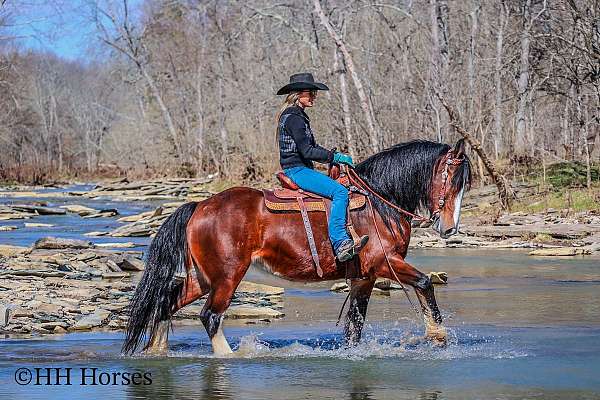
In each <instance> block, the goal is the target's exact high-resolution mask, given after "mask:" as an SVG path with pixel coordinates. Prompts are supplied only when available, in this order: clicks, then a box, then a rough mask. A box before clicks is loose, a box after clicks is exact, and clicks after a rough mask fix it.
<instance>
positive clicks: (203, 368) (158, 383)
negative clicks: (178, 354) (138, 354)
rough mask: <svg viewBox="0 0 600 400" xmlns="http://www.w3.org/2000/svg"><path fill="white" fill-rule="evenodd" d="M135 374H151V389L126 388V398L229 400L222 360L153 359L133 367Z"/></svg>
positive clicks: (226, 370) (148, 386)
mask: <svg viewBox="0 0 600 400" xmlns="http://www.w3.org/2000/svg"><path fill="white" fill-rule="evenodd" d="M136 369H137V370H139V371H151V372H152V385H139V386H129V387H127V388H126V392H127V398H128V399H130V400H134V399H135V400H137V399H181V398H200V399H214V400H232V399H233V398H234V397H233V395H232V392H231V387H232V383H231V378H230V371H229V367H228V365H227V364H226V362H225V361H224V360H217V359H207V358H203V359H200V360H173V359H169V358H157V359H148V360H143V361H142V363H141V364H139V363H138V364H137V365H136Z"/></svg>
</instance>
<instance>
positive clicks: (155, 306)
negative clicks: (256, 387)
mask: <svg viewBox="0 0 600 400" xmlns="http://www.w3.org/2000/svg"><path fill="white" fill-rule="evenodd" d="M354 172H355V173H356V175H357V176H358V177H359V178H360V180H361V181H362V182H363V183H364V184H365V186H367V187H368V190H366V191H367V192H368V196H367V197H368V199H367V200H368V201H367V206H366V207H364V208H362V209H360V210H358V211H353V212H352V221H353V224H354V227H355V230H356V231H357V232H358V234H359V235H364V234H367V235H369V237H370V240H369V242H368V243H367V245H366V246H365V247H364V248H363V249H362V250H361V252H360V254H359V256H358V257H359V258H360V266H361V267H360V268H361V272H362V276H363V277H364V278H363V279H354V280H351V282H350V294H349V301H350V303H349V304H350V305H349V309H348V311H347V314H346V318H345V328H344V334H345V339H346V341H347V342H348V343H349V344H355V343H358V341H359V340H360V337H361V332H362V328H363V324H364V321H365V317H366V312H367V305H368V302H369V298H370V296H371V291H372V289H373V285H374V283H375V280H376V278H378V277H381V278H387V279H391V280H399V281H400V282H401V283H402V284H404V285H409V286H412V287H413V288H414V290H415V292H416V295H417V298H418V300H419V303H420V306H421V310H422V313H423V319H424V322H425V326H426V329H425V337H426V338H427V339H430V340H431V341H433V342H434V343H440V344H445V342H446V330H445V328H444V327H443V325H442V317H441V314H440V311H439V309H438V306H437V303H436V300H435V295H434V289H433V285H432V283H431V280H430V279H429V278H428V276H427V275H425V274H423V273H422V272H420V271H418V270H417V269H415V268H414V267H413V266H411V265H409V264H408V263H407V262H406V261H405V260H404V258H405V257H406V253H407V250H408V243H409V239H410V234H411V220H412V219H413V218H411V217H410V214H409V213H414V212H417V210H428V211H429V214H430V216H432V218H431V219H432V220H433V222H434V224H433V228H434V229H435V230H436V231H437V232H438V233H439V234H440V235H441V237H443V238H446V237H448V236H450V235H452V234H454V233H456V232H457V231H458V225H459V220H460V206H461V201H462V197H463V193H464V191H465V190H468V189H469V187H470V182H471V167H470V161H469V159H468V157H467V156H466V154H465V145H464V141H463V140H462V139H461V140H459V141H458V142H457V143H456V144H455V145H454V146H453V147H451V146H448V145H446V144H440V143H434V142H429V141H423V140H419V141H412V142H408V143H403V144H398V145H396V146H393V147H391V148H388V149H386V150H384V151H382V152H380V153H377V154H375V155H373V156H371V157H369V158H368V159H366V160H365V161H363V162H361V163H360V164H358V165H357V166H356V167H355V169H354ZM362 189H363V190H365V189H366V187H363V188H362ZM263 197H264V196H263V192H262V191H260V190H256V189H251V188H248V187H234V188H231V189H227V190H225V191H223V192H221V193H218V194H215V195H214V196H212V197H210V198H208V199H206V200H204V201H201V202H190V203H186V204H184V205H182V206H180V207H179V208H178V209H177V210H176V211H175V212H174V213H173V214H172V215H171V216H169V218H168V219H167V220H166V221H165V222H164V223H163V225H162V226H161V227H160V229H159V231H158V232H157V234H156V237H155V238H154V239H153V241H152V243H151V244H150V247H149V250H148V255H147V259H146V268H145V271H144V273H143V276H142V278H141V280H140V282H139V284H138V286H137V289H136V292H135V294H134V296H133V298H132V300H131V304H130V317H129V321H128V325H127V332H126V337H125V341H124V344H123V347H122V351H123V353H125V354H127V353H133V352H134V351H135V350H136V349H137V348H138V347H139V346H140V344H141V342H142V341H144V340H145V338H146V332H148V333H149V338H148V340H147V343H146V344H145V346H144V350H145V351H146V352H147V353H155V354H164V353H166V351H167V345H168V335H169V330H170V328H171V316H172V315H173V314H174V313H175V312H176V311H177V310H179V309H180V308H182V307H184V306H185V305H187V304H190V303H192V302H193V301H195V300H197V299H199V298H201V297H203V296H207V297H206V302H205V304H204V308H203V309H202V312H201V313H200V316H199V317H200V320H201V321H202V324H203V325H204V327H205V328H206V331H207V333H208V336H209V338H210V340H211V343H212V349H213V352H214V354H215V355H226V354H229V353H232V351H231V348H230V346H229V344H228V343H227V340H226V339H225V336H224V334H223V316H224V313H225V311H226V310H227V308H228V307H229V305H230V303H231V299H232V296H233V294H234V292H235V290H236V288H237V286H238V284H239V283H240V281H241V280H242V278H243V277H244V275H245V274H246V271H247V270H248V268H249V267H250V264H252V263H253V262H254V263H259V264H262V266H263V267H264V268H265V269H267V270H268V271H270V272H271V273H273V274H275V275H277V276H280V277H282V278H285V279H288V280H294V281H301V282H309V281H313V282H314V281H324V280H336V279H343V278H344V277H345V271H344V270H343V268H338V267H336V262H335V259H334V254H333V250H332V248H331V244H330V241H329V239H328V236H327V228H326V227H327V220H326V213H323V212H313V213H310V214H311V215H310V219H311V223H312V225H313V231H314V236H315V242H316V243H317V250H318V255H319V258H320V261H321V267H322V269H323V276H322V277H319V276H318V275H317V272H316V270H315V267H314V264H313V260H312V258H311V255H310V252H309V249H308V242H307V238H306V232H305V229H304V225H303V222H302V217H301V215H300V213H273V212H271V211H269V210H268V209H267V208H266V206H265V203H264V199H263ZM400 209H402V210H400ZM181 266H185V271H187V277H186V278H185V279H183V280H177V279H174V274H175V271H176V270H177V268H178V267H179V268H181Z"/></svg>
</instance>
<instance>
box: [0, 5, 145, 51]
mask: <svg viewBox="0 0 600 400" xmlns="http://www.w3.org/2000/svg"><path fill="white" fill-rule="evenodd" d="M142 1H143V0H129V3H130V4H131V7H134V8H135V7H138V6H139V5H140V3H141V2H142ZM93 3H94V1H93V0H5V3H4V6H3V10H2V12H3V13H7V14H8V15H9V24H10V26H9V27H8V32H9V35H10V36H12V37H16V38H17V41H18V43H19V44H20V45H21V46H22V47H24V48H27V49H35V50H41V51H46V52H52V53H54V54H56V55H57V56H59V57H62V58H64V59H67V60H85V59H86V58H88V57H89V56H90V54H94V53H95V51H94V48H96V47H97V45H98V40H97V34H96V31H95V29H96V27H95V24H94V23H93V20H92V8H93V7H92V4H93ZM103 3H104V4H105V5H106V6H107V7H118V6H120V4H121V0H103Z"/></svg>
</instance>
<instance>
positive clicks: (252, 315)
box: [225, 306, 285, 319]
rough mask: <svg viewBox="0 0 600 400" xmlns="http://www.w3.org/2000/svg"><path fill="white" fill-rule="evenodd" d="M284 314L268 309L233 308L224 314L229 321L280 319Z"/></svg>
mask: <svg viewBox="0 0 600 400" xmlns="http://www.w3.org/2000/svg"><path fill="white" fill-rule="evenodd" d="M284 315H285V314H284V313H282V312H281V311H277V310H274V309H272V308H270V307H251V306H233V307H229V309H228V310H227V312H226V313H225V318H231V319H261V318H282V317H283V316H284Z"/></svg>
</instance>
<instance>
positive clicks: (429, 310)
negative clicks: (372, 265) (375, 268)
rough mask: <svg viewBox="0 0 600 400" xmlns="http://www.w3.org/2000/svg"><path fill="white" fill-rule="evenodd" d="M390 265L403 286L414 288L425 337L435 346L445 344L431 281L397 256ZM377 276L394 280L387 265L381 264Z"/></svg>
mask: <svg viewBox="0 0 600 400" xmlns="http://www.w3.org/2000/svg"><path fill="white" fill-rule="evenodd" d="M389 260H390V264H391V265H392V267H393V268H394V271H395V272H396V275H397V276H398V278H399V279H400V281H401V282H402V283H404V284H407V285H410V286H412V287H413V288H414V290H415V293H416V294H417V298H418V299H419V303H421V310H422V311H423V320H424V322H425V336H426V337H427V338H428V339H429V340H431V341H432V342H434V343H436V344H441V345H443V344H445V343H446V336H447V333H446V329H445V328H444V327H443V326H442V315H441V313H440V310H439V308H438V306H437V302H436V301H435V293H434V290H433V284H432V283H431V279H429V277H428V276H427V275H425V274H424V273H422V272H421V271H419V270H417V269H416V268H414V267H413V266H412V265H410V264H408V263H407V262H406V261H404V260H403V259H402V258H401V257H399V256H393V257H390V259H389ZM382 268H383V269H382V270H381V273H380V274H378V275H379V276H382V277H385V278H389V279H392V280H395V279H396V277H395V276H394V274H392V273H391V271H389V268H388V266H387V264H383V266H382Z"/></svg>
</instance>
